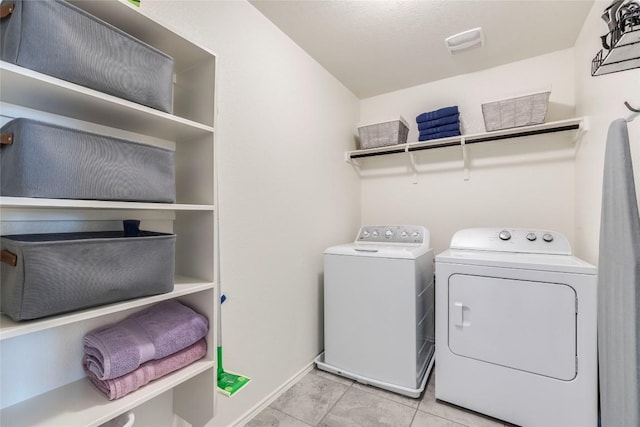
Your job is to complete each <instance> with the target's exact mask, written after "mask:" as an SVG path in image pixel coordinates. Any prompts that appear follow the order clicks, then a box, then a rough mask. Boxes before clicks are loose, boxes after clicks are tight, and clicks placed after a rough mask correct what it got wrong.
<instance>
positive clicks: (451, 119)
mask: <svg viewBox="0 0 640 427" xmlns="http://www.w3.org/2000/svg"><path fill="white" fill-rule="evenodd" d="M459 120H460V114H452V115H450V116H445V117H440V118H439V119H435V120H429V121H428V122H418V130H420V131H422V130H425V129H430V128H435V127H438V126H443V125H448V124H452V123H458V121H459Z"/></svg>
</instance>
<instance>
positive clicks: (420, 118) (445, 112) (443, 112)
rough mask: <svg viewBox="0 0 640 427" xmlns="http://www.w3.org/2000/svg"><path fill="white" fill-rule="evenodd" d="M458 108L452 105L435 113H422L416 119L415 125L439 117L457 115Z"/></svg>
mask: <svg viewBox="0 0 640 427" xmlns="http://www.w3.org/2000/svg"><path fill="white" fill-rule="evenodd" d="M458 113H459V111H458V106H457V105H453V106H451V107H444V108H441V109H439V110H435V111H428V112H426V113H422V114H420V115H418V117H416V122H417V123H422V122H428V121H429V120H436V119H439V118H441V117H446V116H451V115H453V114H458Z"/></svg>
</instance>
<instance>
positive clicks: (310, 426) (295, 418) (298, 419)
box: [265, 405, 314, 427]
mask: <svg viewBox="0 0 640 427" xmlns="http://www.w3.org/2000/svg"><path fill="white" fill-rule="evenodd" d="M267 408H271V405H269V406H267ZM265 409H266V408H265ZM271 409H272V410H274V411H276V412H280V413H281V414H284V415H286V416H287V417H290V418H293V419H294V420H296V421H300V422H301V423H302V424H305V425H308V426H309V427H314V426H312V425H311V424H307V422H306V421H304V420H301V419H300V418H297V417H295V416H293V415H291V414H288V413H286V412H284V411H281V410H280V409H276V408H271Z"/></svg>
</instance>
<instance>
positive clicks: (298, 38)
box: [251, 0, 604, 98]
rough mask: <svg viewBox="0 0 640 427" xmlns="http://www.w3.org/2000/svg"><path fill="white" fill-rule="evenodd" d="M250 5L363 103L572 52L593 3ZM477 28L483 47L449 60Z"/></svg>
mask: <svg viewBox="0 0 640 427" xmlns="http://www.w3.org/2000/svg"><path fill="white" fill-rule="evenodd" d="M251 3H252V4H253V5H254V6H255V7H256V8H257V9H258V10H259V11H260V12H262V13H263V14H264V15H265V16H266V17H267V18H268V19H269V20H271V21H272V22H273V23H274V24H275V25H277V26H278V27H279V28H280V29H281V30H282V31H283V32H284V33H285V34H287V35H288V36H289V37H290V38H291V39H293V40H294V41H295V42H296V43H297V44H298V45H300V46H301V47H302V48H303V49H304V50H305V51H307V52H308V53H309V54H310V55H311V56H312V57H313V58H315V59H316V60H317V61H318V62H319V63H320V64H322V66H324V67H325V68H326V69H327V70H329V72H331V73H332V74H333V75H334V76H335V77H336V78H337V79H338V80H340V81H341V82H342V83H343V84H344V85H345V86H346V87H348V88H349V89H350V90H351V91H352V92H353V93H355V94H356V95H357V96H358V97H359V98H367V97H370V96H374V95H378V94H381V93H386V92H391V91H394V90H398V89H402V88H406V87H411V86H415V85H418V84H422V83H427V82H430V81H434V80H439V79H442V78H446V77H450V76H454V75H458V74H465V73H469V72H473V71H478V70H482V69H485V68H490V67H495V66H497V65H501V64H506V63H509V62H513V61H518V60H521V59H525V58H530V57H533V56H537V55H541V54H544V53H548V52H553V51H556V50H561V49H566V48H570V47H572V46H573V45H574V43H575V41H576V39H577V37H578V33H579V32H580V29H581V27H582V24H583V23H584V21H585V19H586V17H587V14H588V13H589V10H590V9H591V6H592V4H593V0H526V1H525V0H414V1H411V0H406V1H392V0H377V1H374V0H369V1H362V0H360V1H354V0H339V1H336V0H333V1H328V0H324V1H319V0H297V1H290V0H289V1H288V0H253V1H251ZM603 25H604V24H603ZM475 27H482V28H483V30H484V34H485V45H484V47H482V48H478V49H472V50H467V51H464V52H460V53H458V54H456V55H453V56H452V55H450V54H449V53H448V51H447V49H446V47H445V44H444V39H445V38H446V37H448V36H451V35H453V34H456V33H459V32H462V31H466V30H469V29H472V28H475ZM603 30H604V27H603Z"/></svg>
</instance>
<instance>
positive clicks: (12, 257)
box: [0, 249, 18, 267]
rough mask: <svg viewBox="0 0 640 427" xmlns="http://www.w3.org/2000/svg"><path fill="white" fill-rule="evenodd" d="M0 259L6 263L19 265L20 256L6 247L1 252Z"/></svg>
mask: <svg viewBox="0 0 640 427" xmlns="http://www.w3.org/2000/svg"><path fill="white" fill-rule="evenodd" d="M0 261H2V262H4V263H5V264H9V265H10V266H11V267H15V266H16V265H18V256H17V255H16V254H14V253H12V252H9V251H8V250H6V249H4V250H2V252H0Z"/></svg>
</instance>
